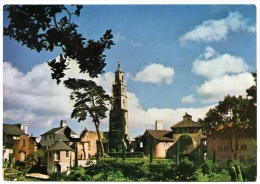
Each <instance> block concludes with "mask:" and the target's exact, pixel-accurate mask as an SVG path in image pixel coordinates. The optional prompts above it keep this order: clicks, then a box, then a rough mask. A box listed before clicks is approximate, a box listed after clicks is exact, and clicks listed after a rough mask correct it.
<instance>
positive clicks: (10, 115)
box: [3, 62, 209, 139]
mask: <svg viewBox="0 0 260 184" xmlns="http://www.w3.org/2000/svg"><path fill="white" fill-rule="evenodd" d="M73 65H74V64H73V63H71V65H70V67H71V68H74V67H73ZM3 66H4V68H3V71H4V75H3V76H4V79H3V86H4V88H3V95H4V98H3V99H4V110H3V121H4V122H5V121H7V120H12V121H14V122H16V123H28V124H29V127H28V128H29V131H28V132H29V133H32V132H33V133H34V135H35V136H39V135H40V134H42V133H44V132H46V131H48V130H50V129H51V128H54V127H58V126H59V122H60V120H62V119H65V120H67V122H68V126H69V127H71V128H72V129H73V130H74V131H76V132H77V133H78V134H80V133H81V131H82V130H84V128H85V127H87V128H88V129H89V130H95V128H94V126H93V123H92V121H91V119H90V118H87V120H86V121H84V122H81V123H77V122H76V120H72V119H70V114H71V112H72V106H73V102H72V101H70V100H69V91H68V90H67V89H66V88H65V87H63V86H62V85H57V84H56V81H55V80H52V79H51V77H50V68H49V67H48V66H47V64H46V63H44V64H40V65H37V66H35V67H34V68H33V69H32V70H31V71H30V72H28V73H25V74H23V73H21V72H19V71H18V70H17V69H16V68H14V67H13V66H12V65H11V64H10V63H7V62H4V64H3ZM66 72H67V74H68V75H69V76H70V77H73V76H74V75H77V77H80V76H81V75H83V76H84V77H85V78H86V79H87V78H88V77H87V75H86V74H85V75H84V74H78V73H76V71H74V70H73V69H71V70H70V71H69V70H68V71H66ZM74 77H75V76H74ZM81 77H82V76H81ZM113 79H114V74H112V73H106V75H104V76H102V77H100V78H99V79H97V83H98V84H99V85H102V86H103V87H104V89H106V90H107V92H108V93H110V94H111V90H112V81H113ZM127 95H128V110H129V127H130V136H131V138H132V139H133V138H134V137H135V136H137V135H140V134H143V133H144V132H145V130H146V129H154V128H155V121H156V120H163V121H164V129H166V130H170V126H172V125H173V124H175V123H177V122H179V121H181V120H182V116H183V115H184V114H185V112H187V113H189V114H191V115H192V116H193V120H195V121H196V120H197V118H199V117H200V118H203V117H204V115H205V113H206V112H207V111H208V110H209V107H204V108H198V109H192V108H191V109H184V108H183V109H176V110H173V109H157V108H152V109H148V110H147V111H145V110H143V108H142V106H141V105H140V103H139V100H138V98H137V97H136V95H135V94H134V93H127ZM108 114H109V111H108V112H107V115H108ZM108 117H109V116H108ZM75 125H76V126H75ZM100 130H101V131H108V130H109V118H106V119H102V120H101V126H100Z"/></svg>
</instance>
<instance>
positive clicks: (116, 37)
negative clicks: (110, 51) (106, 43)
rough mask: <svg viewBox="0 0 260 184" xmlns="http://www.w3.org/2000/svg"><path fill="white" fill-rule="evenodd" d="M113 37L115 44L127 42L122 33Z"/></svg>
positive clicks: (114, 34)
mask: <svg viewBox="0 0 260 184" xmlns="http://www.w3.org/2000/svg"><path fill="white" fill-rule="evenodd" d="M113 36H114V38H113V41H114V42H115V44H118V43H119V42H123V41H125V36H122V35H121V33H113Z"/></svg>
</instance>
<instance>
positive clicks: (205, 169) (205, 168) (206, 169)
mask: <svg viewBox="0 0 260 184" xmlns="http://www.w3.org/2000/svg"><path fill="white" fill-rule="evenodd" d="M201 168H202V173H203V175H205V174H210V173H212V172H216V171H217V168H218V164H217V163H213V162H212V160H209V159H207V160H205V162H204V164H203V165H202V166H201Z"/></svg>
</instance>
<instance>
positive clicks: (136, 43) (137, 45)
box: [130, 41, 142, 47]
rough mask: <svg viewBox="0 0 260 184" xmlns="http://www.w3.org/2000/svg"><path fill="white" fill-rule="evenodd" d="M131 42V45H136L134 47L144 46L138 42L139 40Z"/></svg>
mask: <svg viewBox="0 0 260 184" xmlns="http://www.w3.org/2000/svg"><path fill="white" fill-rule="evenodd" d="M130 43H131V45H132V46H134V47H141V46H142V44H141V43H138V42H134V41H131V42H130Z"/></svg>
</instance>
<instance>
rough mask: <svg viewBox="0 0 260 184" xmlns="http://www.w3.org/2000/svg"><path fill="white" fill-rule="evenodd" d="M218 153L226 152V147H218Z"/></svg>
mask: <svg viewBox="0 0 260 184" xmlns="http://www.w3.org/2000/svg"><path fill="white" fill-rule="evenodd" d="M218 151H228V146H219V147H218Z"/></svg>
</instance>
